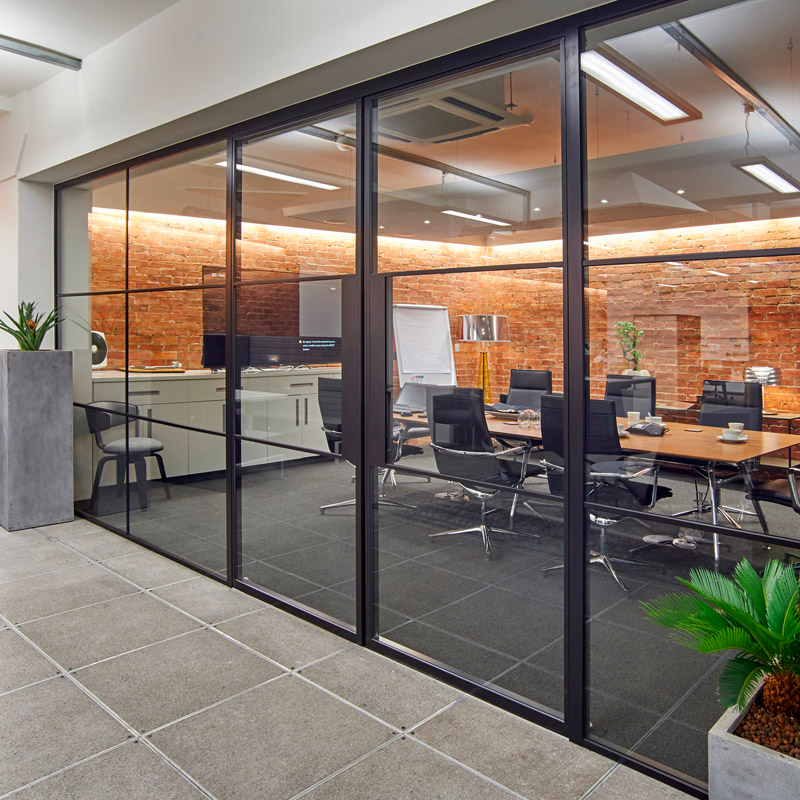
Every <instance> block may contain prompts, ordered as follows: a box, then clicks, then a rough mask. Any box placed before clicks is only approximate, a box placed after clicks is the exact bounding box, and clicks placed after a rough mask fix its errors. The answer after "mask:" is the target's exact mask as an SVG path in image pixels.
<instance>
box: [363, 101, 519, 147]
mask: <svg viewBox="0 0 800 800" xmlns="http://www.w3.org/2000/svg"><path fill="white" fill-rule="evenodd" d="M530 122H531V117H530V116H519V115H517V114H512V113H511V112H509V111H507V110H506V109H505V108H504V107H502V106H499V105H496V104H494V103H490V102H487V101H486V100H483V99H480V98H477V97H473V96H471V95H468V94H466V93H464V92H462V91H458V90H456V89H451V90H446V91H444V92H443V93H442V94H438V95H425V96H424V97H415V98H413V99H411V100H402V101H400V102H398V103H396V104H395V105H392V104H387V105H384V104H383V103H382V104H381V108H380V113H379V115H378V132H379V134H380V135H381V136H385V137H387V138H389V139H395V140H397V141H400V142H408V143H414V144H441V143H443V142H455V141H458V140H459V139H469V138H470V137H472V136H480V135H481V134H483V133H489V132H490V131H498V130H500V129H501V128H510V127H514V126H517V125H528V124H529V123H530Z"/></svg>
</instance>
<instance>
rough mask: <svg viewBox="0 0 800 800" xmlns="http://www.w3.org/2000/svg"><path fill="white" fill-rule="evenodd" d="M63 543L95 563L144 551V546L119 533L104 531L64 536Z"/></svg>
mask: <svg viewBox="0 0 800 800" xmlns="http://www.w3.org/2000/svg"><path fill="white" fill-rule="evenodd" d="M61 541H62V542H64V544H66V545H69V546H70V547H71V548H73V549H74V550H77V551H78V552H79V553H81V554H82V555H85V556H86V557H87V558H92V559H94V560H95V561H105V559H107V558H116V557H117V556H125V555H128V554H129V553H140V552H141V551H142V546H141V545H139V544H136V542H132V541H131V540H130V539H126V538H125V537H124V536H120V535H119V534H117V533H111V532H110V531H103V530H98V531H92V532H90V533H81V534H78V535H76V536H64V537H62V539H61Z"/></svg>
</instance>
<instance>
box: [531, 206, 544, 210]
mask: <svg viewBox="0 0 800 800" xmlns="http://www.w3.org/2000/svg"><path fill="white" fill-rule="evenodd" d="M533 210H534V211H541V210H542V209H541V208H539V206H536V208H534V209H533Z"/></svg>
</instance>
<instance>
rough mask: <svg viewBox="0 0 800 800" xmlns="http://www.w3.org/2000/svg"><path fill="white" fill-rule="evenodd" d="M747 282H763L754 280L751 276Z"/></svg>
mask: <svg viewBox="0 0 800 800" xmlns="http://www.w3.org/2000/svg"><path fill="white" fill-rule="evenodd" d="M747 282H748V283H761V281H754V280H753V279H752V278H750V280H748V281H747Z"/></svg>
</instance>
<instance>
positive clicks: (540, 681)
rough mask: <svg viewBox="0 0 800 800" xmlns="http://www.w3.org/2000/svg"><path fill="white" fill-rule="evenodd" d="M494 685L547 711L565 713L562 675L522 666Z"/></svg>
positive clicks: (495, 681) (497, 680) (499, 679)
mask: <svg viewBox="0 0 800 800" xmlns="http://www.w3.org/2000/svg"><path fill="white" fill-rule="evenodd" d="M492 683H493V684H494V685H495V686H497V687H499V688H501V689H507V690H508V691H510V692H514V694H518V695H520V696H521V697H523V698H525V699H526V700H533V702H534V703H538V704H539V705H540V706H544V708H545V709H547V710H550V711H554V712H556V713H558V714H563V713H564V679H563V677H562V676H561V675H553V674H551V673H549V672H545V671H544V670H541V669H536V668H534V667H531V666H529V665H528V664H520V665H519V666H517V667H515V668H514V669H512V670H511V671H510V672H507V673H506V674H505V675H502V676H501V677H499V678H497V679H496V680H494V681H492Z"/></svg>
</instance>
